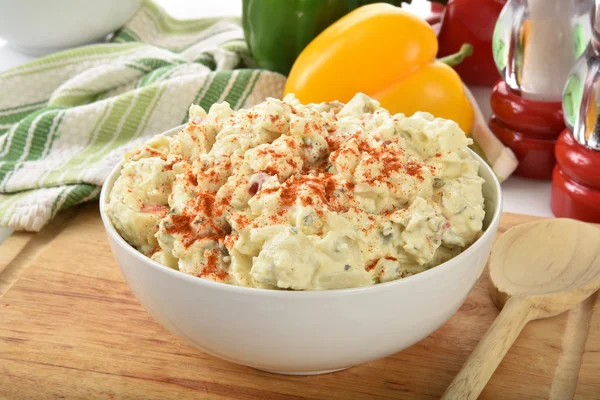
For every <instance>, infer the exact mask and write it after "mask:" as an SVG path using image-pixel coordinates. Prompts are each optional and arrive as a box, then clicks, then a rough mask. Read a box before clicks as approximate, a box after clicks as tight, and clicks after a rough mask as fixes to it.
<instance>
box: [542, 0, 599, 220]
mask: <svg viewBox="0 0 600 400" xmlns="http://www.w3.org/2000/svg"><path fill="white" fill-rule="evenodd" d="M590 19H591V25H592V34H591V38H590V42H589V44H588V46H587V49H586V50H585V53H584V54H583V56H582V57H581V58H580V59H579V61H578V62H577V64H576V65H575V67H574V68H573V71H572V73H571V75H570V77H569V79H568V81H567V84H566V86H565V91H564V95H563V111H564V116H565V123H566V125H567V129H565V130H564V131H563V132H562V133H561V135H560V136H559V138H558V140H557V142H556V152H555V154H556V161H557V165H556V167H555V168H554V172H553V175H552V198H551V207H552V212H553V213H554V215H556V216H557V217H567V218H575V219H579V220H582V221H587V222H600V113H599V112H598V107H600V0H596V1H595V4H594V8H593V10H592V13H591V18H590Z"/></svg>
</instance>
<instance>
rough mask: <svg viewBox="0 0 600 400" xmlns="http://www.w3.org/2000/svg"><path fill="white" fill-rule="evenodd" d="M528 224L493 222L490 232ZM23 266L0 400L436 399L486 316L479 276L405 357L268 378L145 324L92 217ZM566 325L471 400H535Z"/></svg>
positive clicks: (1, 331) (545, 393) (530, 333)
mask: <svg viewBox="0 0 600 400" xmlns="http://www.w3.org/2000/svg"><path fill="white" fill-rule="evenodd" d="M533 219H534V218H533V217H527V216H520V215H510V214H507V215H504V216H503V219H502V222H501V231H503V230H506V229H507V228H508V227H510V226H513V225H516V224H519V223H523V222H528V221H531V220H533ZM19 243H21V242H18V243H16V242H15V241H10V242H6V243H4V244H2V245H0V255H4V254H9V253H10V254H13V257H12V259H14V258H15V257H16V256H14V254H17V255H18V254H19V253H20V252H21V250H19V246H20V247H21V249H23V248H26V247H27V246H26V245H25V246H22V245H21V244H19ZM2 257H3V256H0V260H3V261H2V262H4V264H6V261H4V260H5V258H2ZM21 257H25V256H21ZM29 258H30V259H29V261H28V262H27V263H22V265H24V266H25V267H24V268H23V269H20V268H16V267H13V268H12V269H13V271H16V273H17V275H18V279H17V280H16V281H15V282H13V283H12V284H11V287H10V288H9V289H8V290H7V291H6V292H5V294H4V295H3V296H2V297H0V399H33V398H35V399H59V398H67V399H174V398H177V399H191V398H194V399H204V398H210V399H439V398H440V396H441V395H442V393H443V392H444V390H445V389H446V387H447V385H448V384H449V383H450V382H451V381H452V379H453V377H454V376H455V374H456V373H457V372H458V370H459V369H460V367H461V366H462V364H463V363H464V361H465V360H466V359H467V357H468V356H469V354H470V353H471V352H472V351H473V349H474V348H475V346H476V345H477V343H478V342H479V340H480V339H481V337H482V336H483V334H484V333H485V332H486V331H487V329H488V327H489V326H490V324H491V323H492V321H494V319H495V318H496V316H497V315H498V310H497V308H496V307H495V306H494V304H493V303H492V300H491V298H490V296H489V293H488V285H489V278H488V275H487V272H484V274H483V276H482V277H481V279H480V281H479V282H478V284H477V285H476V286H475V288H474V289H473V291H472V292H471V294H470V296H469V297H468V299H467V301H466V302H465V304H464V305H463V306H462V307H461V309H460V310H459V311H458V312H457V313H456V315H455V316H454V317H452V319H450V321H448V322H447V323H446V324H445V325H444V326H443V327H442V328H440V329H439V330H437V331H436V332H434V333H433V334H432V335H431V336H429V337H428V338H426V339H424V340H423V341H421V342H419V343H417V344H416V345H414V346H412V347H410V348H409V349H406V350H405V351H403V352H400V353H398V354H395V355H393V356H391V357H388V358H386V359H383V360H378V361H375V362H372V363H368V364H365V365H361V366H358V367H355V368H351V369H349V370H346V371H341V372H337V373H334V374H328V375H320V376H308V377H302V376H279V375H273V374H269V373H265V372H261V371H256V370H253V369H251V368H248V367H243V366H239V365H235V364H231V363H228V362H226V361H222V360H219V359H217V358H214V357H212V356H209V355H206V354H204V353H202V352H199V351H197V350H195V349H194V348H192V347H190V346H187V345H185V344H183V343H181V342H180V341H179V340H178V339H177V338H176V337H174V336H172V335H171V334H170V333H168V332H167V331H166V330H165V329H163V328H162V327H161V326H160V325H159V324H158V323H156V322H155V321H154V320H152V318H151V317H150V316H149V315H148V314H147V313H146V312H145V311H144V309H143V308H142V307H141V306H140V304H139V303H138V301H137V300H136V299H135V297H134V296H133V295H132V294H131V292H130V290H129V288H128V286H127V284H126V283H125V282H124V280H123V278H122V276H121V273H120V271H119V269H118V266H117V265H116V262H115V261H114V259H113V257H112V255H111V253H110V250H109V248H108V243H107V241H106V239H105V234H104V231H103V228H102V224H101V221H100V218H99V215H98V209H97V206H95V205H88V206H85V207H84V208H82V209H81V210H80V211H79V212H78V213H77V215H76V216H74V217H73V218H72V220H70V221H69V223H68V225H67V226H66V228H64V229H63V230H62V231H61V232H60V233H59V234H58V236H56V237H54V239H53V240H52V241H51V242H49V243H47V245H46V246H45V247H44V248H41V249H39V252H38V254H35V255H34V256H33V257H32V256H29ZM2 265H3V264H0V271H1V270H2V267H1V266H2ZM13 265H14V264H13ZM3 274H4V273H3V272H0V280H2V279H3V277H2V275H3ZM590 310H591V311H590V313H591V316H590V319H589V326H590V331H589V335H588V337H587V341H586V344H585V346H583V354H580V359H581V371H580V373H579V381H578V382H577V384H576V390H575V398H576V399H578V400H581V399H598V398H600V374H599V373H598V371H599V370H600V302H599V301H598V300H597V299H596V301H595V303H594V304H593V307H590ZM568 322H569V318H568V315H566V314H563V315H559V316H557V317H553V318H548V319H545V320H538V321H533V322H531V323H529V324H528V325H527V326H526V327H525V329H524V330H523V332H522V333H521V335H520V336H519V338H518V339H517V340H516V342H515V344H514V346H513V347H512V348H511V350H510V351H509V352H508V354H507V355H506V357H505V358H504V360H503V361H502V363H501V364H500V366H499V368H498V369H497V370H496V372H495V374H494V376H493V377H492V379H491V380H490V382H489V384H488V385H487V386H486V388H485V389H484V391H483V392H482V394H481V396H480V399H509V400H510V399H515V400H516V399H519V400H520V399H547V398H548V397H549V395H550V391H551V388H552V385H553V381H554V380H555V379H557V378H558V376H557V374H560V373H561V372H560V369H557V365H558V363H559V360H560V359H561V358H562V357H563V355H561V352H563V353H564V352H565V351H567V352H569V351H571V350H569V346H568V345H566V344H565V334H566V332H567V330H568ZM567 379H569V378H567Z"/></svg>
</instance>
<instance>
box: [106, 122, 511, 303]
mask: <svg viewBox="0 0 600 400" xmlns="http://www.w3.org/2000/svg"><path fill="white" fill-rule="evenodd" d="M183 127H185V124H184V125H180V126H178V127H176V128H173V129H169V130H167V131H166V132H164V133H162V134H161V135H165V136H168V135H172V134H175V133H177V132H179V131H181V130H182V129H183ZM467 150H468V151H469V152H470V153H471V156H472V157H473V158H475V159H476V160H477V161H478V162H479V163H480V165H482V166H483V168H485V169H487V170H488V173H489V175H490V176H491V177H492V182H491V183H492V184H493V186H494V189H495V191H496V193H498V198H497V199H495V200H496V202H495V203H496V209H495V210H494V215H493V217H492V219H491V220H490V223H489V226H488V229H486V230H485V231H484V232H483V235H481V236H480V237H479V238H478V239H477V240H476V241H475V242H474V243H473V244H471V245H470V246H469V247H468V248H467V249H466V250H465V251H463V252H462V253H460V254H459V255H457V256H456V257H454V258H452V259H450V260H448V261H446V262H443V263H441V264H439V265H437V266H435V267H432V268H430V269H428V270H425V271H423V272H419V273H418V274H415V275H411V276H408V277H406V278H402V279H396V280H394V281H389V282H384V283H377V284H374V285H369V286H360V287H355V288H346V289H330V290H276V289H263V288H251V287H245V286H236V285H232V284H229V283H223V282H216V281H211V280H209V279H203V278H200V277H197V276H193V275H189V274H186V273H185V272H181V271H178V270H175V269H172V268H169V267H167V266H166V265H163V264H161V263H159V262H157V261H154V260H152V259H151V258H149V257H146V256H145V255H144V254H142V253H140V252H139V251H137V250H136V249H135V248H134V247H133V246H131V245H130V244H129V243H127V241H126V240H125V239H123V238H122V237H121V235H120V234H119V233H118V232H117V230H116V229H115V227H114V226H113V224H112V222H111V221H110V218H108V216H107V215H106V213H105V212H104V207H105V205H106V204H108V200H109V194H110V190H111V189H112V186H113V185H114V182H115V180H116V179H117V177H118V176H117V175H118V174H119V173H120V171H121V168H122V167H123V163H122V162H120V163H119V164H117V165H116V166H115V167H114V168H113V170H112V171H111V172H110V174H109V175H108V177H107V178H106V180H105V183H104V185H103V186H102V190H101V192H100V216H101V218H102V222H103V223H104V228H105V230H106V232H107V234H108V235H110V236H111V237H112V238H113V239H114V240H115V242H116V243H118V244H119V246H121V247H122V248H123V249H124V250H125V251H127V252H129V253H132V254H133V256H134V257H135V258H137V259H139V260H140V261H142V262H145V263H148V264H149V266H150V267H152V268H154V269H156V270H159V271H161V272H163V273H165V274H167V275H170V276H172V277H174V278H176V279H180V280H184V281H188V282H191V283H193V284H195V285H198V286H199V287H200V288H202V287H207V288H212V289H217V290H224V291H225V292H230V293H236V294H238V295H251V296H254V295H261V296H269V297H280V298H281V297H283V298H288V297H291V298H295V299H300V298H304V299H309V298H312V299H314V298H323V297H338V296H343V295H348V294H358V293H364V292H369V291H375V290H383V289H384V288H391V287H394V286H399V287H400V286H403V285H409V284H411V283H412V282H416V281H419V280H427V279H432V278H433V276H434V274H435V273H436V272H435V271H441V270H442V269H446V268H450V266H449V264H453V263H456V262H461V261H464V260H465V259H466V258H467V257H469V255H470V254H471V253H474V252H475V248H476V247H480V246H483V243H484V242H485V241H486V240H488V237H489V236H490V235H493V234H495V232H492V229H490V228H491V227H492V226H494V225H496V224H498V223H499V220H500V217H501V215H502V189H501V187H500V182H499V181H498V177H497V176H496V174H495V173H494V171H493V170H492V168H491V167H490V166H489V164H488V163H487V162H485V161H484V160H483V159H482V158H481V157H480V156H479V155H478V154H477V153H475V152H474V151H473V150H471V149H467ZM110 181H112V182H110ZM109 182H110V185H109V184H108V183H109ZM109 186H110V188H109Z"/></svg>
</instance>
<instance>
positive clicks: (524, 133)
mask: <svg viewBox="0 0 600 400" xmlns="http://www.w3.org/2000/svg"><path fill="white" fill-rule="evenodd" d="M591 5H592V0H509V1H508V2H507V3H506V5H505V7H504V9H503V10H502V13H501V14H500V17H499V18H498V22H497V23H496V29H495V31H494V40H493V52H494V60H495V62H496V66H497V67H498V70H499V71H500V75H501V76H502V80H501V81H499V82H498V83H497V84H496V86H495V87H494V89H493V91H492V97H491V106H492V112H493V115H492V118H491V119H490V128H491V129H492V131H493V132H494V133H495V134H496V136H498V138H499V139H500V140H501V141H502V142H503V143H504V144H505V145H507V146H508V147H510V148H511V149H512V150H513V152H514V153H515V155H516V156H517V159H518V160H519V167H518V168H517V170H516V171H515V174H516V175H520V176H523V177H527V178H533V179H550V178H551V176H552V170H553V168H554V165H555V163H556V161H555V157H554V145H555V143H556V139H557V137H558V135H559V134H560V133H561V132H562V130H563V129H564V128H565V124H564V119H563V114H562V104H561V99H562V91H563V88H564V85H565V82H566V80H567V77H568V76H569V72H570V70H571V68H572V67H573V65H574V64H575V62H576V60H577V57H578V56H579V55H580V54H581V53H582V52H583V50H584V49H585V45H586V43H587V38H588V37H589V35H590V26H589V25H590V24H589V19H588V15H589V10H590V8H591Z"/></svg>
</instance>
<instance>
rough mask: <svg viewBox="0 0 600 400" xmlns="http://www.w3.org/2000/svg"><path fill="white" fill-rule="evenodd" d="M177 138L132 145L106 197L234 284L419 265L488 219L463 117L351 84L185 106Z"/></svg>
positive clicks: (181, 265)
mask: <svg viewBox="0 0 600 400" xmlns="http://www.w3.org/2000/svg"><path fill="white" fill-rule="evenodd" d="M189 115H190V116H189V122H188V123H187V125H186V126H185V128H184V129H183V130H182V131H181V132H179V133H178V134H176V135H174V136H173V137H167V136H160V135H159V136H156V137H155V138H153V139H152V140H150V141H149V142H147V143H146V144H145V145H143V146H141V147H139V148H137V149H135V150H133V151H131V152H128V153H127V154H126V156H125V162H124V164H123V168H122V171H121V175H120V177H119V178H118V179H117V181H116V182H115V184H114V187H113V188H112V191H111V193H110V201H109V204H108V205H107V206H106V211H107V214H108V215H109V216H110V218H111V220H112V222H113V224H114V226H115V227H116V229H117V231H118V232H119V233H120V234H121V236H122V237H123V238H124V239H125V240H126V241H127V242H129V243H130V244H131V245H132V246H134V247H135V248H136V249H137V250H138V251H140V252H142V253H143V254H145V255H147V256H148V257H150V258H152V259H153V260H155V261H157V262H159V263H161V264H164V265H166V266H168V267H170V268H174V269H178V270H179V271H182V272H184V273H187V274H191V275H194V276H197V277H200V278H203V279H209V280H213V281H218V282H223V283H228V284H232V285H238V286H246V287H253V288H267V289H288V290H326V289H340V288H351V287H359V286H366V285H374V284H378V283H381V282H388V281H393V280H395V279H400V278H404V277H407V276H410V275H413V274H417V273H419V272H422V271H424V270H426V269H429V268H432V267H435V266H437V265H439V264H441V263H443V262H444V261H447V260H449V259H450V258H452V257H454V256H456V255H457V254H459V253H460V252H461V251H462V250H463V249H465V248H466V247H467V246H469V245H470V244H471V243H473V241H475V240H476V239H477V238H478V237H479V235H480V234H481V231H482V221H483V217H484V208H483V196H482V183H483V179H482V178H480V177H479V176H478V173H477V171H478V167H479V164H478V162H477V161H476V160H475V159H473V158H472V157H471V156H470V153H469V152H468V151H467V146H468V145H469V144H470V142H471V140H470V139H468V138H467V137H466V136H465V134H464V133H463V132H462V131H461V129H460V128H459V127H458V125H457V124H456V123H455V122H453V121H449V120H444V119H440V118H434V117H433V116H432V115H430V114H427V113H421V112H419V113H416V114H414V115H413V116H410V117H407V116H404V115H403V114H396V115H390V113H389V112H388V111H387V110H385V109H383V108H381V107H380V106H379V103H378V102H377V101H375V100H373V99H371V98H369V97H368V96H366V95H364V94H360V93H359V94H357V95H356V96H355V97H354V98H353V99H352V100H351V101H350V102H349V103H348V104H342V103H339V102H330V103H321V104H308V105H302V104H300V103H299V101H298V100H297V99H296V98H295V97H293V95H288V96H287V97H285V98H284V99H283V100H278V99H273V98H269V99H267V100H266V101H265V102H263V103H261V104H258V105H256V106H254V107H252V108H250V109H245V110H239V111H233V110H232V109H231V108H230V106H229V104H227V103H226V102H224V103H220V104H215V105H213V106H212V107H211V108H210V110H209V112H208V113H207V112H206V111H205V110H203V109H202V108H201V107H199V106H195V105H192V106H191V108H190V112H189Z"/></svg>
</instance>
